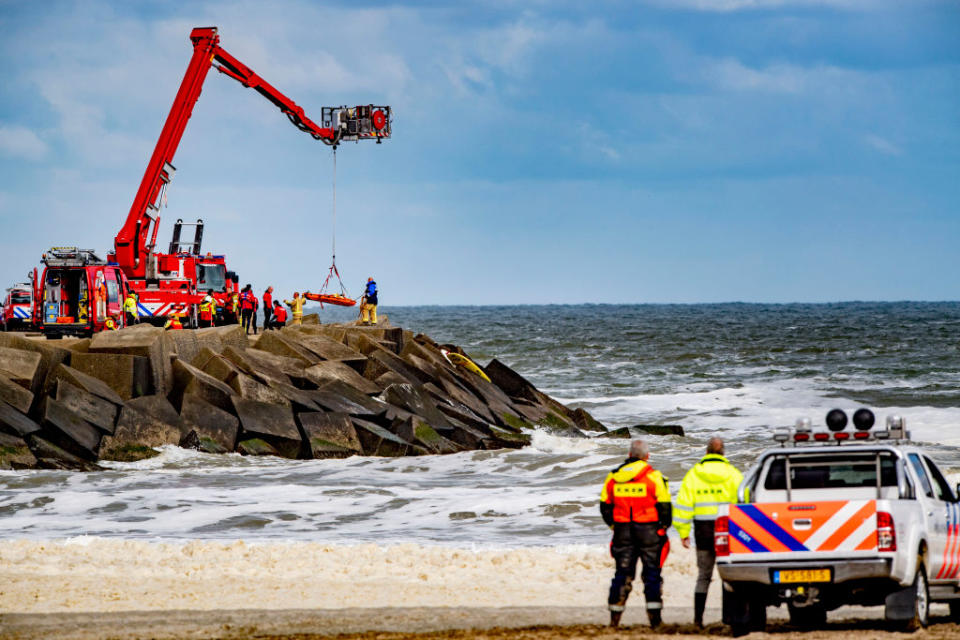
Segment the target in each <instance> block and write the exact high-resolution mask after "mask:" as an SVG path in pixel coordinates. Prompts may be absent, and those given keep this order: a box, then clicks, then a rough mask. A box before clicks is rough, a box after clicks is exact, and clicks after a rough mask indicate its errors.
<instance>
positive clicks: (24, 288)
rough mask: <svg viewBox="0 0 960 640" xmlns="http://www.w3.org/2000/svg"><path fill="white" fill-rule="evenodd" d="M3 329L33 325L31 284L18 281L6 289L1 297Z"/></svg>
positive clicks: (24, 327) (8, 329)
mask: <svg viewBox="0 0 960 640" xmlns="http://www.w3.org/2000/svg"><path fill="white" fill-rule="evenodd" d="M2 318H3V330H4V331H14V330H17V329H30V328H32V327H33V285H32V284H30V283H29V282H20V283H18V284H15V285H13V286H12V287H10V288H9V289H7V295H6V297H5V298H4V299H3V316H2Z"/></svg>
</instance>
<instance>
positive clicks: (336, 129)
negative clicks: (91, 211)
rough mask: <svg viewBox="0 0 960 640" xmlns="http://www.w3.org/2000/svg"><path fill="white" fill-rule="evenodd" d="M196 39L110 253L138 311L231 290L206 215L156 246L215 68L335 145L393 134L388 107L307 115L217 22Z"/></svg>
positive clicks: (155, 311) (186, 305)
mask: <svg viewBox="0 0 960 640" xmlns="http://www.w3.org/2000/svg"><path fill="white" fill-rule="evenodd" d="M190 40H191V41H192V42H193V57H192V58H191V59H190V64H189V65H188V66H187V71H186V73H185V74H184V76H183V81H182V82H181V83H180V89H179V91H177V96H176V98H175V99H174V102H173V106H172V107H171V108H170V114H169V115H168V116H167V120H166V123H165V124H164V126H163V130H162V131H161V133H160V138H159V140H157V144H156V147H155V148H154V150H153V155H152V156H151V157H150V162H149V164H148V165H147V170H146V171H145V172H144V174H143V180H141V182H140V188H139V189H138V190H137V195H136V197H135V198H134V200H133V204H132V206H131V207H130V213H129V214H128V215H127V219H126V222H124V225H123V227H122V228H121V229H120V232H119V233H118V234H117V236H116V239H115V241H114V252H113V253H112V254H110V255H109V256H108V259H109V260H110V261H111V262H116V263H117V264H118V265H119V266H120V268H121V269H122V270H123V272H124V274H125V275H126V277H127V279H128V280H129V281H130V286H131V287H132V288H133V289H134V290H135V291H137V293H138V294H139V295H140V313H141V314H142V315H147V314H149V315H151V316H154V317H156V318H158V319H161V318H163V317H165V316H167V315H169V314H171V313H176V312H179V313H183V312H186V311H190V312H191V313H192V312H193V311H195V307H196V305H197V304H198V303H199V301H200V298H201V297H202V293H203V292H205V291H206V290H207V289H208V288H210V289H213V290H214V292H215V294H217V293H219V294H221V295H220V296H217V297H219V298H221V301H222V300H223V298H225V297H226V296H228V295H229V294H230V293H231V291H232V290H233V283H232V282H231V280H232V278H230V277H227V273H228V272H226V265H225V261H224V258H223V256H212V255H210V254H206V255H201V252H200V241H201V238H202V230H203V222H202V220H198V221H197V223H196V227H197V229H196V236H195V239H194V242H190V243H181V242H180V230H181V226H182V225H183V223H182V222H181V221H178V222H177V225H176V226H175V229H174V240H173V242H171V245H170V252H169V253H165V254H164V253H157V252H155V251H154V248H155V246H156V241H157V230H158V226H159V222H160V206H161V200H162V199H163V192H164V189H165V188H166V185H167V184H169V182H170V180H171V179H172V178H173V174H174V171H175V169H174V166H173V164H172V163H173V156H174V154H175V153H176V151H177V147H178V146H179V144H180V140H181V138H182V137H183V132H184V130H185V129H186V126H187V122H188V121H189V119H190V115H191V114H192V113H193V106H194V104H195V103H196V102H197V98H199V97H200V90H201V88H202V87H203V82H204V80H205V79H206V77H207V72H208V71H209V70H210V67H211V66H213V67H215V68H216V69H217V71H219V72H220V73H222V74H224V75H226V76H229V77H231V78H233V79H234V80H236V81H238V82H240V83H241V84H242V85H243V86H244V87H247V88H251V89H254V90H255V91H257V92H258V93H259V94H260V95H262V96H263V97H265V98H266V99H267V100H269V101H270V102H272V103H273V104H274V105H276V107H277V108H279V109H280V111H281V112H283V113H284V114H285V115H286V116H287V118H289V119H290V122H292V123H293V125H294V126H296V127H297V128H298V129H300V130H301V131H304V132H306V133H308V134H310V135H311V136H313V137H314V138H315V139H317V140H320V141H322V142H324V143H325V144H328V145H331V146H333V147H334V148H335V147H336V146H337V145H338V144H339V143H340V142H341V141H344V140H362V139H369V140H376V141H377V142H378V143H379V142H380V141H381V140H382V139H383V138H389V137H390V124H391V123H390V107H387V106H374V105H363V106H358V107H352V108H347V107H323V109H322V112H321V116H322V117H321V120H322V122H323V125H322V126H321V125H319V124H317V123H316V122H314V121H313V120H311V119H310V118H308V117H307V116H306V114H305V113H304V111H303V108H302V107H300V106H299V105H298V104H297V103H296V102H294V101H293V100H291V99H290V98H288V97H287V96H285V95H284V94H283V93H281V92H280V91H279V90H278V89H277V88H276V87H274V86H273V85H271V84H270V83H269V82H267V81H266V80H264V79H263V78H261V77H260V76H258V75H257V74H256V73H254V71H253V70H252V69H250V68H249V67H247V66H246V65H245V64H243V63H242V62H240V61H239V60H237V59H236V58H234V57H233V56H232V55H230V54H229V53H228V52H227V51H226V50H225V49H224V48H223V47H221V46H220V36H219V35H218V34H217V29H216V27H200V28H196V29H194V30H193V31H192V32H191V33H190ZM185 248H186V250H185ZM208 278H209V280H208ZM198 289H199V290H200V291H199V292H198Z"/></svg>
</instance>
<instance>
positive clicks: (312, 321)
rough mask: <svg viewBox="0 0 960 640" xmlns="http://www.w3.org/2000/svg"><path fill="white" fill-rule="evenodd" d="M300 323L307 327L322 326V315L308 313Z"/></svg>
mask: <svg viewBox="0 0 960 640" xmlns="http://www.w3.org/2000/svg"><path fill="white" fill-rule="evenodd" d="M300 322H302V323H303V324H304V325H307V326H310V325H317V324H320V314H317V313H308V314H306V315H304V316H303V318H302V319H301V320H300Z"/></svg>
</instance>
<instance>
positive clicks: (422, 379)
mask: <svg viewBox="0 0 960 640" xmlns="http://www.w3.org/2000/svg"><path fill="white" fill-rule="evenodd" d="M388 371H393V372H394V373H398V374H400V375H401V376H403V378H404V379H405V380H406V381H407V382H409V383H411V384H424V383H426V382H430V381H431V380H432V378H431V377H430V375H428V374H426V373H425V372H423V371H420V370H419V369H417V368H415V367H413V366H411V365H409V364H408V363H406V362H404V361H403V360H402V359H400V356H398V355H395V354H393V353H390V352H388V351H382V350H379V351H373V352H371V353H370V355H369V356H368V357H367V364H366V367H364V370H363V377H364V378H366V379H368V380H376V379H377V378H379V377H380V376H381V375H383V374H384V373H386V372H388Z"/></svg>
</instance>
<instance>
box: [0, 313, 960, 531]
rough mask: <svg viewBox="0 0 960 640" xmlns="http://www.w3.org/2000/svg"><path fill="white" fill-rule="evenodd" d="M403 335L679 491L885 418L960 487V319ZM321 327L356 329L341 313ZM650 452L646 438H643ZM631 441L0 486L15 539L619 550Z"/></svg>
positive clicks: (544, 320) (817, 319)
mask: <svg viewBox="0 0 960 640" xmlns="http://www.w3.org/2000/svg"><path fill="white" fill-rule="evenodd" d="M380 312H381V314H386V315H388V316H389V318H390V321H391V322H392V323H393V324H394V325H399V326H403V327H405V328H408V329H411V330H413V331H415V332H422V333H425V334H427V335H429V336H431V337H432V338H433V339H434V340H436V341H438V342H441V343H442V342H450V343H454V344H458V345H461V346H462V347H463V348H464V349H465V350H466V351H467V353H469V354H470V355H471V357H473V359H475V360H476V361H478V362H480V363H481V364H486V362H488V361H489V360H490V359H492V358H497V359H499V360H500V361H502V362H504V363H505V364H507V365H508V366H510V367H512V368H513V369H515V370H516V371H517V372H519V373H520V374H522V375H523V376H525V377H526V378H527V379H529V380H530V381H531V382H532V383H533V384H534V385H536V386H537V387H538V388H539V389H541V390H542V391H544V392H546V393H548V394H550V395H552V396H554V397H555V398H557V399H559V400H560V401H562V402H564V403H566V404H568V405H569V406H571V407H583V408H585V409H587V410H588V411H589V412H590V413H591V414H593V415H594V416H595V417H596V418H597V419H598V420H600V421H601V422H602V423H604V424H605V425H606V426H607V427H609V428H611V429H612V428H617V427H624V426H626V427H630V426H632V425H637V424H652V425H680V426H682V427H683V429H684V431H685V435H684V436H682V437H681V436H675V435H670V436H654V435H649V436H645V438H646V439H647V440H648V442H649V443H650V447H651V451H652V454H651V463H652V464H653V465H654V466H656V467H658V468H660V469H661V470H663V471H664V473H665V474H666V475H667V476H668V477H669V478H670V480H671V488H672V490H673V491H674V492H675V491H676V490H677V489H678V487H679V484H680V480H681V478H682V477H683V474H684V473H685V471H686V470H687V469H688V468H689V467H690V466H691V465H692V464H694V463H695V462H696V461H697V459H698V458H699V457H700V456H701V455H702V454H703V453H704V447H705V445H706V441H707V439H708V438H709V437H710V436H713V435H719V436H721V437H722V438H723V439H724V440H725V443H726V449H727V454H728V457H729V458H730V460H731V461H732V462H733V463H734V464H736V465H737V466H738V467H740V468H741V469H746V468H747V467H749V466H750V465H752V464H753V463H754V461H755V460H756V459H757V456H758V454H760V453H761V452H762V451H763V450H765V449H767V448H769V447H773V446H777V445H776V443H775V442H774V440H773V438H772V436H773V432H774V430H775V429H776V428H780V427H789V426H790V425H792V424H794V422H795V421H796V420H797V419H799V418H809V419H810V420H811V421H812V422H813V424H814V426H818V425H823V419H824V416H825V415H826V413H827V411H828V410H830V409H833V408H840V409H843V410H845V411H847V412H848V413H849V414H852V412H853V411H854V410H856V409H857V408H859V407H868V408H870V409H872V410H873V411H874V412H875V413H876V415H877V422H878V423H879V424H880V425H882V424H884V421H885V420H886V418H887V416H891V415H899V416H902V417H903V418H904V419H905V421H906V425H907V429H908V430H909V431H911V432H912V437H913V439H914V440H916V441H919V442H922V443H924V444H925V445H926V446H927V447H928V448H929V450H930V452H931V455H932V457H933V458H934V459H935V460H937V462H938V463H939V464H941V465H942V467H943V468H944V470H945V471H946V472H947V473H948V475H949V476H950V477H951V479H952V480H953V481H954V482H956V481H957V480H958V479H960V303H955V302H942V303H929V302H883V303H874V302H846V303H837V304H785V305H774V304H697V305H622V306H621V305H575V306H560V305H557V306H553V305H548V306H504V307H497V306H477V307H471V306H464V307H389V306H382V307H381V309H380ZM320 313H321V318H322V320H323V321H324V322H334V321H342V320H350V319H353V312H352V311H350V310H338V309H333V310H331V309H329V308H325V309H323V310H321V311H320ZM638 435H639V434H638ZM626 446H627V441H625V440H611V439H604V438H583V439H579V438H564V437H558V436H555V435H551V434H550V433H548V432H546V431H537V432H535V433H534V435H533V441H532V444H531V445H530V446H529V447H526V448H524V449H521V450H502V451H474V452H465V453H458V454H454V455H446V456H425V457H414V458H400V459H391V458H370V457H353V458H349V459H345V460H310V461H303V460H299V461H298V460H283V459H277V458H270V457H261V458H254V457H242V456H240V455H234V454H231V455H207V454H202V453H198V452H195V451H188V450H184V449H179V448H177V447H165V448H163V450H162V452H161V454H160V455H159V456H158V457H155V458H152V459H150V460H145V461H141V462H136V463H108V466H109V468H108V469H107V470H104V471H100V472H94V473H71V472H60V471H0V538H3V539H32V540H64V539H67V540H74V539H84V538H93V539H99V538H108V539H123V540H143V541H157V542H187V541H194V540H200V541H233V540H242V541H246V542H251V543H257V542H263V543H266V542H284V541H290V542H322V543H329V544H335V545H340V544H343V545H349V544H361V543H375V544H378V545H390V544H401V543H414V544H418V545H428V546H430V545H440V546H452V547H458V548H464V547H467V548H504V547H506V548H522V547H542V546H555V545H603V544H605V542H606V540H607V538H608V536H609V532H608V531H607V529H606V527H605V526H604V525H603V524H602V522H601V520H600V517H599V512H598V508H597V500H598V494H599V490H600V485H601V483H602V482H603V479H604V476H605V474H606V473H607V472H608V471H609V470H610V469H611V468H613V467H614V466H616V465H617V464H618V463H619V462H620V461H621V460H623V459H624V457H625V454H626Z"/></svg>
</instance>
